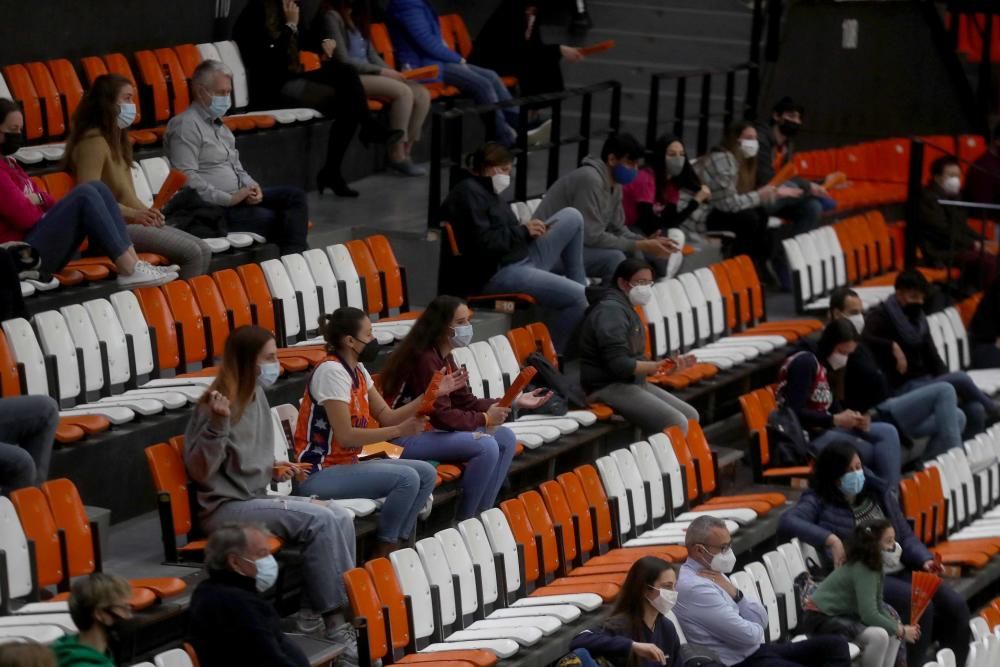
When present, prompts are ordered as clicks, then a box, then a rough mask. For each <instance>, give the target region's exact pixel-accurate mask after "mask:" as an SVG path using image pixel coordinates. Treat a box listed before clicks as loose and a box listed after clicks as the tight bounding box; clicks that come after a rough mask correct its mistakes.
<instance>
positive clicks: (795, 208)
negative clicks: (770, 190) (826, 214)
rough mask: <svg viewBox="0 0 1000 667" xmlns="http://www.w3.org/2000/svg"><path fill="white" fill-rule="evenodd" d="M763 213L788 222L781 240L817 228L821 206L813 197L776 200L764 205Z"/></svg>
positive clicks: (805, 196)
mask: <svg viewBox="0 0 1000 667" xmlns="http://www.w3.org/2000/svg"><path fill="white" fill-rule="evenodd" d="M764 211H765V212H766V213H767V214H768V215H769V216H771V215H773V216H775V217H778V218H784V219H785V220H788V222H789V223H790V224H789V226H788V227H787V228H785V229H784V230H783V232H782V235H783V238H791V237H792V236H795V235H796V234H805V233H806V232H811V231H812V230H814V229H816V228H817V227H819V219H820V216H821V215H822V214H823V205H822V204H821V203H820V202H819V200H818V199H816V198H815V197H810V196H809V195H803V196H801V197H786V198H783V199H777V200H775V201H774V202H773V203H771V204H767V205H765V206H764ZM786 234H787V237H786V236H785V235H786ZM779 254H780V253H779Z"/></svg>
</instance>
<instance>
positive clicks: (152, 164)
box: [139, 157, 170, 194]
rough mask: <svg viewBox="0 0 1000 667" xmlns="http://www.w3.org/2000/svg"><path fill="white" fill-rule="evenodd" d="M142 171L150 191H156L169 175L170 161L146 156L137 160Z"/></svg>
mask: <svg viewBox="0 0 1000 667" xmlns="http://www.w3.org/2000/svg"><path fill="white" fill-rule="evenodd" d="M139 166H140V167H141V168H142V173H143V174H145V175H146V183H147V184H148V185H149V190H150V192H151V193H154V194H155V193H157V192H159V191H160V188H162V187H163V184H164V183H165V182H166V180H167V176H169V175H170V163H169V162H167V160H166V158H162V157H147V158H143V159H142V160H139Z"/></svg>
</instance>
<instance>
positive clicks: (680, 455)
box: [665, 426, 698, 500]
mask: <svg viewBox="0 0 1000 667" xmlns="http://www.w3.org/2000/svg"><path fill="white" fill-rule="evenodd" d="M665 433H666V434H667V437H668V438H669V439H670V446H671V447H672V448H673V450H674V456H676V457H677V461H678V463H680V464H681V465H682V466H684V473H685V478H686V482H687V498H688V500H695V499H697V498H698V474H697V473H696V472H695V469H694V457H692V456H691V450H690V449H688V444H687V439H685V437H684V431H682V430H681V429H680V428H679V427H677V426H670V427H669V428H667V429H666V431H665Z"/></svg>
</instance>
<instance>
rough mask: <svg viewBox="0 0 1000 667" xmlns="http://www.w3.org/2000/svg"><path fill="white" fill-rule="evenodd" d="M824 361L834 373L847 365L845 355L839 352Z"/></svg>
mask: <svg viewBox="0 0 1000 667" xmlns="http://www.w3.org/2000/svg"><path fill="white" fill-rule="evenodd" d="M826 360H827V361H829V362H830V368H832V369H833V370H835V371H839V370H840V369H841V368H843V367H844V366H846V365H847V355H846V354H843V353H841V352H834V353H833V354H831V355H830V356H829V357H827V358H826Z"/></svg>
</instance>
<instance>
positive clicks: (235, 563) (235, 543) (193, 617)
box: [188, 523, 309, 667]
mask: <svg viewBox="0 0 1000 667" xmlns="http://www.w3.org/2000/svg"><path fill="white" fill-rule="evenodd" d="M270 536H271V535H270V533H268V531H267V529H266V528H264V527H263V526H257V525H253V524H243V525H241V524H236V523H231V524H226V525H224V526H220V527H219V528H216V529H215V530H214V531H213V532H212V534H211V535H210V536H209V538H208V544H207V545H206V546H205V568H206V569H207V570H208V579H207V580H205V581H202V582H201V583H200V584H198V588H196V589H195V591H194V594H193V595H192V596H191V606H190V607H189V608H188V614H189V615H190V622H189V623H188V628H189V631H190V635H189V639H190V642H191V645H192V646H194V649H195V652H196V653H197V654H198V662H199V663H200V664H201V665H203V666H204V667H226V666H227V665H274V666H275V667H308V665H309V659H308V658H306V656H305V654H304V653H302V650H301V649H300V648H299V647H298V646H296V645H295V643H294V642H292V641H291V640H289V639H288V637H286V636H285V634H284V633H283V632H282V631H281V618H280V617H279V616H278V612H277V610H275V608H274V605H272V604H271V603H270V602H268V601H267V600H264V599H263V598H261V597H260V593H262V592H263V591H266V590H268V589H269V588H271V587H272V586H274V584H275V582H276V581H277V580H278V562H277V561H276V560H275V559H274V556H272V555H271V551H270V549H269V548H268V538H269V537H270Z"/></svg>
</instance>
